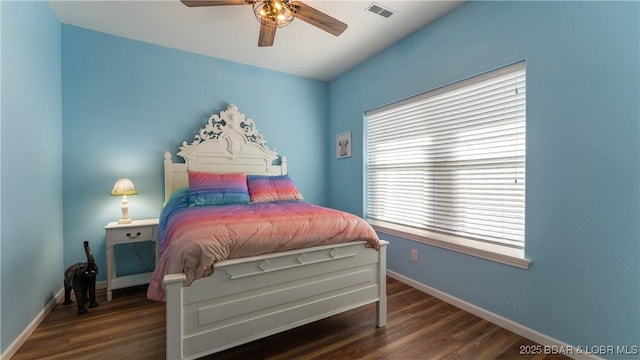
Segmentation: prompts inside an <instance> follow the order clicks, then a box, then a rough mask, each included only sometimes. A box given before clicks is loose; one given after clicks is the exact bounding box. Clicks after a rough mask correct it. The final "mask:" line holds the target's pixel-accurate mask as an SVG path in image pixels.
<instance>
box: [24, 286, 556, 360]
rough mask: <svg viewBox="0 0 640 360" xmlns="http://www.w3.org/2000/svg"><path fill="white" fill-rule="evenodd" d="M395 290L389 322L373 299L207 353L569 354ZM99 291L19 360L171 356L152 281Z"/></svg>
mask: <svg viewBox="0 0 640 360" xmlns="http://www.w3.org/2000/svg"><path fill="white" fill-rule="evenodd" d="M387 293H388V318H387V320H388V321H387V326H386V327H384V328H376V327H375V306H374V305H368V306H363V307H361V308H358V309H355V310H351V311H348V312H346V313H343V314H340V315H336V316H333V317H331V318H328V319H324V320H321V321H317V322H314V323H312V324H308V325H305V326H302V327H299V328H296V329H293V330H289V331H286V332H284V333H281V334H277V335H273V336H270V337H268V338H265V339H262V340H257V341H254V342H252V343H249V344H246V345H243V346H239V347H236V348H233V349H230V350H227V351H224V352H221V353H218V354H215V355H211V356H208V357H205V358H203V359H207V360H209V359H211V360H213V359H220V360H222V359H318V360H319V359H376V360H387V359H516V358H517V359H522V360H526V359H535V360H540V359H547V360H551V359H554V360H555V359H567V358H566V357H564V356H558V355H544V354H542V355H525V354H521V349H523V347H525V349H526V347H527V346H531V345H535V344H534V343H533V342H531V341H529V340H526V339H524V338H522V337H520V336H518V335H516V334H514V333H512V332H509V331H507V330H505V329H502V328H500V327H498V326H496V325H493V324H491V323H489V322H487V321H485V320H482V319H480V318H478V317H477V316H475V315H472V314H469V313H467V312H464V311H462V310H460V309H458V308H456V307H454V306H452V305H449V304H447V303H445V302H442V301H440V300H438V299H436V298H434V297H432V296H430V295H427V294H425V293H422V292H420V291H418V290H416V289H413V288H411V287H409V286H407V285H404V284H402V283H400V282H398V281H396V280H393V279H389V280H388V285H387ZM98 296H99V299H102V301H99V302H100V306H99V307H97V308H95V309H89V312H88V313H87V314H85V315H81V316H78V315H76V308H75V303H74V304H73V305H66V306H65V305H62V304H58V305H57V306H56V307H55V309H54V310H53V311H52V312H51V313H50V314H49V316H47V318H46V319H45V321H44V322H43V323H42V324H41V325H40V326H39V327H38V329H37V330H36V331H35V332H34V333H33V335H31V337H30V338H29V340H27V342H26V343H25V344H24V345H23V346H22V348H21V349H20V350H19V351H18V352H17V353H16V355H15V356H14V357H13V358H12V359H13V360H22V359H65V360H67V359H127V360H129V359H134V360H135V359H137V360H143V359H149V360H156V359H164V357H165V345H164V344H165V335H164V322H165V313H164V311H165V307H164V303H159V302H154V301H150V300H147V298H146V289H145V288H144V287H138V288H132V289H126V290H120V291H117V292H114V294H113V300H112V301H110V302H107V301H106V300H105V293H104V290H102V291H100V292H99V295H98Z"/></svg>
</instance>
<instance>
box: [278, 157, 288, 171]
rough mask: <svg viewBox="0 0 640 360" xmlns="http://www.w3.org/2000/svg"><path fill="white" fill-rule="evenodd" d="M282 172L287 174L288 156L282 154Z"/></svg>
mask: <svg viewBox="0 0 640 360" xmlns="http://www.w3.org/2000/svg"><path fill="white" fill-rule="evenodd" d="M280 174H281V175H286V174H287V158H286V157H284V156H280Z"/></svg>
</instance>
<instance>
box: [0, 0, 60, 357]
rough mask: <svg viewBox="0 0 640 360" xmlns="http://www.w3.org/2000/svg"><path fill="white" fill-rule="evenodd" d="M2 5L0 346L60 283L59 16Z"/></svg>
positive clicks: (30, 5)
mask: <svg viewBox="0 0 640 360" xmlns="http://www.w3.org/2000/svg"><path fill="white" fill-rule="evenodd" d="M0 6H1V7H2V14H1V16H2V17H1V20H2V21H1V22H2V28H1V33H2V91H1V92H2V133H1V137H0V139H1V140H0V142H1V151H0V152H1V155H2V161H1V172H2V184H1V187H0V193H1V194H2V210H1V224H2V227H1V235H0V236H1V238H0V239H1V241H2V252H1V255H0V264H1V266H2V269H1V274H2V278H1V279H0V282H1V284H2V285H1V289H0V293H1V294H2V295H1V297H0V303H1V305H0V308H1V310H0V314H2V315H1V316H2V319H1V323H0V326H1V327H2V331H1V333H2V336H1V339H0V342H1V350H2V351H4V350H5V349H6V348H7V347H8V346H9V345H10V344H11V343H12V342H13V340H14V339H15V338H16V337H17V335H18V334H20V332H22V331H23V330H24V329H25V328H26V327H27V326H28V325H29V323H30V322H31V321H32V320H33V319H34V318H35V317H36V315H37V314H38V313H39V312H40V311H41V310H42V308H43V307H44V306H45V304H46V303H47V302H48V301H50V300H51V299H53V297H54V296H55V295H56V293H57V292H58V290H60V289H61V288H62V272H63V262H62V257H63V255H62V249H63V247H62V109H61V77H60V22H59V21H58V19H57V18H56V16H55V15H54V13H53V11H51V8H50V7H49V5H48V4H46V3H44V2H22V3H18V2H7V1H2V2H1V3H0Z"/></svg>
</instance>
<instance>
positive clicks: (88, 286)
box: [63, 241, 98, 315]
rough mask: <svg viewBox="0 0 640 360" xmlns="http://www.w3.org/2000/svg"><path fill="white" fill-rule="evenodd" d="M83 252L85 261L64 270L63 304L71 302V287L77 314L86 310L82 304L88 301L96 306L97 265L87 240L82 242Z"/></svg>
mask: <svg viewBox="0 0 640 360" xmlns="http://www.w3.org/2000/svg"><path fill="white" fill-rule="evenodd" d="M84 252H85V254H86V255H87V262H84V263H83V262H79V263H75V264H73V265H71V266H69V267H68V268H67V270H65V272H64V303H63V304H64V305H68V304H71V289H73V292H74V294H76V302H77V303H78V315H80V314H84V313H86V312H87V309H86V308H85V307H84V304H85V303H86V302H87V301H88V302H89V307H90V308H94V307H96V306H98V303H97V302H96V276H97V275H98V266H96V260H95V259H94V258H93V253H92V252H91V249H90V248H89V242H88V241H85V242H84Z"/></svg>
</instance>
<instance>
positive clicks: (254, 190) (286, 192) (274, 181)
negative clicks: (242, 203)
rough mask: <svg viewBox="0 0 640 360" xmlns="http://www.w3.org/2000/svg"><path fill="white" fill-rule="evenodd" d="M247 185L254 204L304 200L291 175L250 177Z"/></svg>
mask: <svg viewBox="0 0 640 360" xmlns="http://www.w3.org/2000/svg"><path fill="white" fill-rule="evenodd" d="M247 185H248V187H249V196H250V198H251V202H252V203H257V202H271V201H291V200H302V194H300V192H299V191H298V188H297V187H296V185H295V184H294V183H293V180H291V178H290V177H289V175H278V176H267V175H249V176H247Z"/></svg>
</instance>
